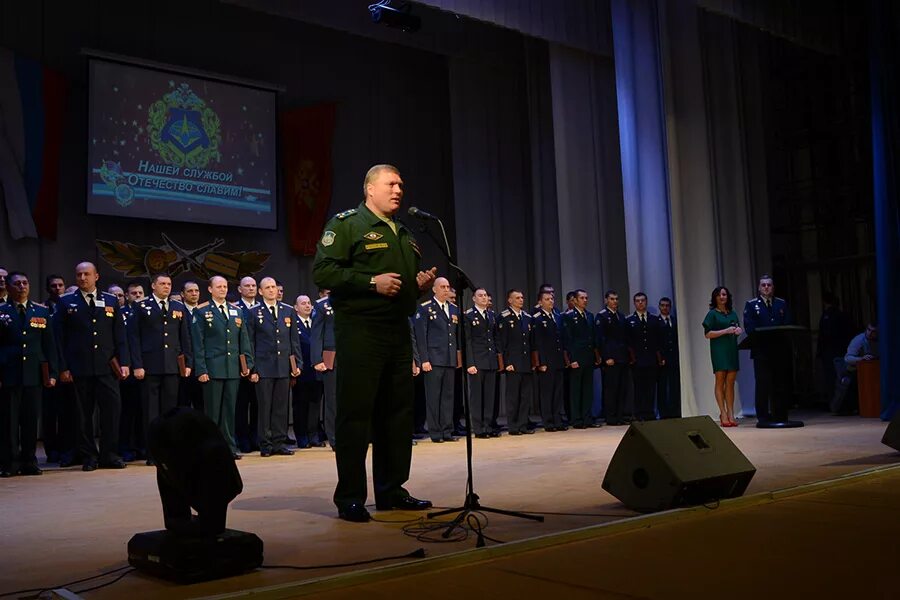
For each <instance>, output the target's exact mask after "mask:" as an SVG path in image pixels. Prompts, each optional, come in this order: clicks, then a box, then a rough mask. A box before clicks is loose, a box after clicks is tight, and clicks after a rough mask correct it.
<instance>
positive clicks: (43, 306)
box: [31, 302, 47, 308]
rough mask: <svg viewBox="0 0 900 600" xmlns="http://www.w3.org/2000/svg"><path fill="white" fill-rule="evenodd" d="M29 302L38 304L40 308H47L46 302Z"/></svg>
mask: <svg viewBox="0 0 900 600" xmlns="http://www.w3.org/2000/svg"><path fill="white" fill-rule="evenodd" d="M31 304H33V305H34V306H40V307H41V308H47V305H46V304H41V303H40V302H32V303H31Z"/></svg>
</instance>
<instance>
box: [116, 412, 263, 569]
mask: <svg viewBox="0 0 900 600" xmlns="http://www.w3.org/2000/svg"><path fill="white" fill-rule="evenodd" d="M147 447H148V450H149V452H150V456H151V457H152V458H153V460H154V462H155V463H156V483H157V486H158V487H159V497H160V500H161V501H162V508H163V521H164V523H165V526H166V528H165V529H164V530H159V531H148V532H144V533H139V534H137V535H135V536H134V537H132V538H131V540H130V541H129V542H128V562H129V563H130V564H131V566H133V567H135V568H136V569H138V570H141V571H143V572H146V573H148V574H150V575H154V576H156V577H161V578H163V579H169V580H173V581H177V582H179V583H194V582H197V581H207V580H210V579H219V578H222V577H229V576H232V575H237V574H240V573H243V572H246V571H250V570H253V569H256V568H258V567H259V566H260V565H262V561H263V543H262V540H260V539H259V538H258V537H257V536H256V535H254V534H252V533H246V532H243V531H235V530H232V529H226V527H225V516H226V511H227V509H228V504H229V503H230V502H231V501H232V500H234V499H235V498H236V497H237V496H238V494H240V493H241V491H242V490H243V487H244V484H243V481H242V480H241V474H240V472H239V471H238V469H237V466H235V464H234V457H233V456H232V453H231V448H230V446H229V445H228V442H226V441H225V438H224V437H223V436H222V433H221V431H219V427H218V425H216V423H215V422H214V421H213V420H212V419H210V418H209V417H207V416H206V415H204V414H203V413H201V412H199V411H195V410H193V409H190V408H184V407H180V408H174V409H172V410H170V411H168V412H166V413H165V414H164V415H162V416H160V417H159V418H158V419H156V420H155V421H153V423H151V424H150V428H149V431H148V432H147ZM191 509H193V511H196V515H194V514H193V513H192V510H191Z"/></svg>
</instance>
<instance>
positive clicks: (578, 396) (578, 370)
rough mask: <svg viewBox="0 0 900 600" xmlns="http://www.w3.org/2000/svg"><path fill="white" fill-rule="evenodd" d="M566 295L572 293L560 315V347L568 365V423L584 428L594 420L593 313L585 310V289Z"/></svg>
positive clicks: (586, 298) (586, 302)
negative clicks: (570, 301)
mask: <svg viewBox="0 0 900 600" xmlns="http://www.w3.org/2000/svg"><path fill="white" fill-rule="evenodd" d="M570 294H574V295H573V296H572V308H570V309H569V310H567V311H566V312H564V313H563V315H562V316H563V322H562V327H563V348H564V349H565V352H566V362H567V363H568V367H569V368H568V379H569V424H570V425H572V427H574V428H575V429H584V428H586V427H591V426H592V425H593V423H594V419H593V416H592V415H591V406H592V405H593V403H594V315H592V314H591V313H589V312H588V310H587V305H588V293H587V292H586V291H585V290H582V289H578V290H575V291H574V292H570ZM567 296H568V294H567Z"/></svg>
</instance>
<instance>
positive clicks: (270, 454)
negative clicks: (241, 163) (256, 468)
mask: <svg viewBox="0 0 900 600" xmlns="http://www.w3.org/2000/svg"><path fill="white" fill-rule="evenodd" d="M259 455H260V456H262V457H263V458H266V457H267V456H272V452H271V451H270V450H260V451H259Z"/></svg>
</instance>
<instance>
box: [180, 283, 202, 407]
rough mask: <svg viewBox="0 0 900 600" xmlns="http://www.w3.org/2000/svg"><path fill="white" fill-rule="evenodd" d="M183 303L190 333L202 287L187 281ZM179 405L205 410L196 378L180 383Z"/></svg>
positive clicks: (186, 379) (183, 289)
mask: <svg viewBox="0 0 900 600" xmlns="http://www.w3.org/2000/svg"><path fill="white" fill-rule="evenodd" d="M181 301H182V303H183V304H184V310H185V314H184V318H185V320H186V321H187V325H188V332H190V329H191V323H193V322H194V311H195V310H197V307H198V306H199V304H200V286H199V284H197V282H196V281H193V280H188V281H185V282H184V284H183V285H182V286H181ZM190 354H191V364H193V356H194V349H193V347H191V348H190ZM178 404H179V405H181V406H191V407H193V408H194V409H196V410H199V411H202V410H203V387H202V386H201V385H200V382H199V381H197V378H196V377H182V378H180V380H179V382H178Z"/></svg>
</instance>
